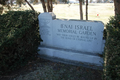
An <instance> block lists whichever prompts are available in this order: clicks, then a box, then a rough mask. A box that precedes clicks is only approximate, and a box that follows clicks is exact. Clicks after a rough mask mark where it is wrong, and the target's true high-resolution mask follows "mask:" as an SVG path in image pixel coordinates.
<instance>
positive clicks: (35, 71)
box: [0, 58, 103, 80]
mask: <svg viewBox="0 0 120 80" xmlns="http://www.w3.org/2000/svg"><path fill="white" fill-rule="evenodd" d="M102 73H103V72H102V71H100V70H94V69H90V68H85V67H82V66H73V65H69V64H63V63H59V62H51V61H49V60H44V59H41V58H37V59H36V60H35V61H32V62H29V63H28V64H27V65H26V66H24V67H22V68H21V69H19V70H16V71H14V72H12V73H10V74H9V75H6V76H1V77H0V80H102Z"/></svg>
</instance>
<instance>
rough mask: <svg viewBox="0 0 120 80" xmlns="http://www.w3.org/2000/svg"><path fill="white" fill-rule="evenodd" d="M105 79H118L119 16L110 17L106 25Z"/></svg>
mask: <svg viewBox="0 0 120 80" xmlns="http://www.w3.org/2000/svg"><path fill="white" fill-rule="evenodd" d="M106 32H107V39H106V47H105V61H106V64H105V74H104V75H105V76H104V79H105V80H120V16H119V15H117V16H115V17H111V19H110V21H109V23H108V24H107V25H106Z"/></svg>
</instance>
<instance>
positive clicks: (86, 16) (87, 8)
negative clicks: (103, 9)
mask: <svg viewBox="0 0 120 80" xmlns="http://www.w3.org/2000/svg"><path fill="white" fill-rule="evenodd" d="M86 20H88V0H86Z"/></svg>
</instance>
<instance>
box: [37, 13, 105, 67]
mask: <svg viewBox="0 0 120 80" xmlns="http://www.w3.org/2000/svg"><path fill="white" fill-rule="evenodd" d="M55 17H56V16H55V15H54V14H53V13H41V14H40V15H39V16H38V19H39V27H40V35H41V38H42V40H43V42H41V45H40V46H39V47H38V49H40V51H39V52H38V53H39V54H40V55H46V56H50V57H57V58H61V59H66V60H73V61H80V62H85V63H90V64H95V65H98V66H102V64H101V62H102V63H103V58H101V57H100V56H99V55H98V54H102V53H103V51H104V43H105V42H104V40H103V30H104V25H103V23H102V22H97V21H80V20H75V21H74V20H57V19H55Z"/></svg>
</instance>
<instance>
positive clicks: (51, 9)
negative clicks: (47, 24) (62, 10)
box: [50, 0, 53, 12]
mask: <svg viewBox="0 0 120 80" xmlns="http://www.w3.org/2000/svg"><path fill="white" fill-rule="evenodd" d="M50 5H51V8H50V11H51V12H52V11H53V4H52V0H50Z"/></svg>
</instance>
